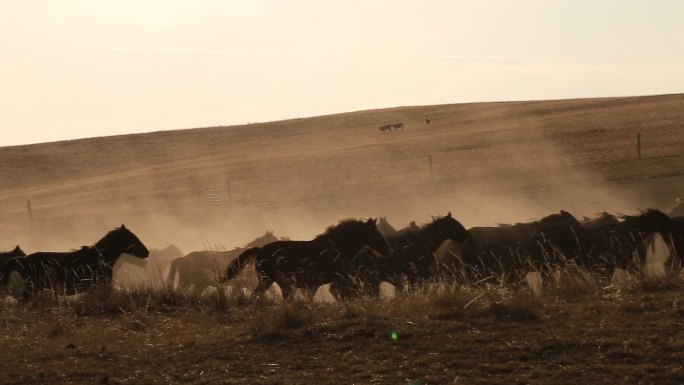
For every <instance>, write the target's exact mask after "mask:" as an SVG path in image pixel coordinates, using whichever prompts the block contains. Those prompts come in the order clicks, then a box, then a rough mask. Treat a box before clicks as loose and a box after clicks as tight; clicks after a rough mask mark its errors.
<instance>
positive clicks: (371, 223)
mask: <svg viewBox="0 0 684 385" xmlns="http://www.w3.org/2000/svg"><path fill="white" fill-rule="evenodd" d="M366 223H368V224H369V225H373V226H374V225H376V224H377V223H378V221H377V219H375V218H368V220H367V221H366Z"/></svg>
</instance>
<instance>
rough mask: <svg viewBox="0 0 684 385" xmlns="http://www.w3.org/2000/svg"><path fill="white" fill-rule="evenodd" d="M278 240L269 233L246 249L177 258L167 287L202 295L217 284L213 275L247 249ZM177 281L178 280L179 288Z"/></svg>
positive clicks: (209, 252)
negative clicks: (192, 290) (192, 291)
mask: <svg viewBox="0 0 684 385" xmlns="http://www.w3.org/2000/svg"><path fill="white" fill-rule="evenodd" d="M277 240H278V238H277V237H276V236H275V235H273V232H272V231H267V232H266V233H265V234H264V235H262V236H260V237H258V238H256V239H254V240H253V241H251V242H249V243H248V244H247V245H245V247H236V248H234V249H233V250H228V251H193V252H191V253H189V254H187V255H185V256H182V257H179V258H176V259H174V260H173V261H171V265H170V267H169V274H168V276H167V277H166V287H168V288H170V289H173V288H175V287H177V288H179V289H181V290H186V291H187V290H191V289H193V288H194V290H195V291H196V292H198V293H201V292H202V291H204V289H206V288H207V287H209V286H213V285H215V284H216V278H212V273H214V274H215V275H216V274H217V273H219V272H220V271H223V270H224V269H225V268H226V266H227V265H228V264H229V263H230V262H232V260H233V259H235V258H237V256H238V255H240V253H242V252H243V251H244V250H245V249H246V248H250V247H259V246H263V245H266V244H268V243H271V242H275V241H277ZM176 279H177V280H178V285H177V286H176ZM248 283H249V282H247V281H244V282H240V285H239V286H242V287H244V286H248ZM233 286H235V287H237V286H238V283H237V282H235V284H234V285H233Z"/></svg>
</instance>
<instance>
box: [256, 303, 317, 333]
mask: <svg viewBox="0 0 684 385" xmlns="http://www.w3.org/2000/svg"><path fill="white" fill-rule="evenodd" d="M249 310H251V312H250V313H251V316H250V318H249V322H250V325H249V327H250V330H251V331H252V333H253V334H254V335H255V336H256V337H258V338H260V339H273V338H278V337H280V336H282V335H284V334H285V333H287V332H288V331H292V330H296V329H300V328H302V327H304V326H307V325H310V324H312V323H313V322H314V320H315V317H316V311H315V310H316V309H315V306H314V304H312V303H309V302H301V301H295V302H281V303H273V302H272V301H270V302H269V301H268V300H264V299H261V300H259V301H257V302H256V303H255V306H254V308H253V309H249Z"/></svg>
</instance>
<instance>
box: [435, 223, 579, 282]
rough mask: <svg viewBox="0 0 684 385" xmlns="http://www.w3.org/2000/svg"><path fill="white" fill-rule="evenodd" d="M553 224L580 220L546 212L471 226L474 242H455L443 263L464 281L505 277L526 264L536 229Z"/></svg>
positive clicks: (577, 224)
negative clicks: (519, 220) (509, 221)
mask: <svg viewBox="0 0 684 385" xmlns="http://www.w3.org/2000/svg"><path fill="white" fill-rule="evenodd" d="M556 224H569V225H572V226H577V227H579V226H580V223H579V221H577V219H576V218H575V217H574V216H573V215H572V214H570V213H569V212H567V211H564V210H561V211H560V212H559V213H556V214H551V215H547V216H546V217H544V218H542V219H539V220H537V221H532V222H528V223H516V224H514V225H500V226H498V227H472V228H470V229H468V232H469V233H470V234H471V235H472V237H473V240H474V242H473V243H471V244H470V245H457V246H459V247H457V248H455V249H454V250H452V251H451V252H450V253H449V260H448V261H445V265H447V266H449V268H450V269H451V270H452V271H453V272H454V273H455V274H457V277H458V278H461V279H463V280H467V281H479V280H482V279H491V278H501V279H503V280H506V279H508V278H510V276H511V275H512V274H514V275H517V274H518V271H519V270H521V269H522V266H523V265H525V262H524V259H525V258H524V256H525V252H526V249H527V246H528V244H529V239H530V237H531V236H532V235H533V234H534V233H535V232H536V231H538V230H540V229H543V228H547V227H549V226H553V225H556Z"/></svg>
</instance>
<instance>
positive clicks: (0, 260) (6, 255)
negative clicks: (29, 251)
mask: <svg viewBox="0 0 684 385" xmlns="http://www.w3.org/2000/svg"><path fill="white" fill-rule="evenodd" d="M25 255H26V253H24V250H22V249H21V248H20V247H19V245H17V246H16V247H15V248H14V250H12V251H3V252H0V282H3V280H4V278H3V273H2V272H3V268H4V266H5V263H7V261H9V260H10V259H12V258H16V257H23V256H25Z"/></svg>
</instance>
